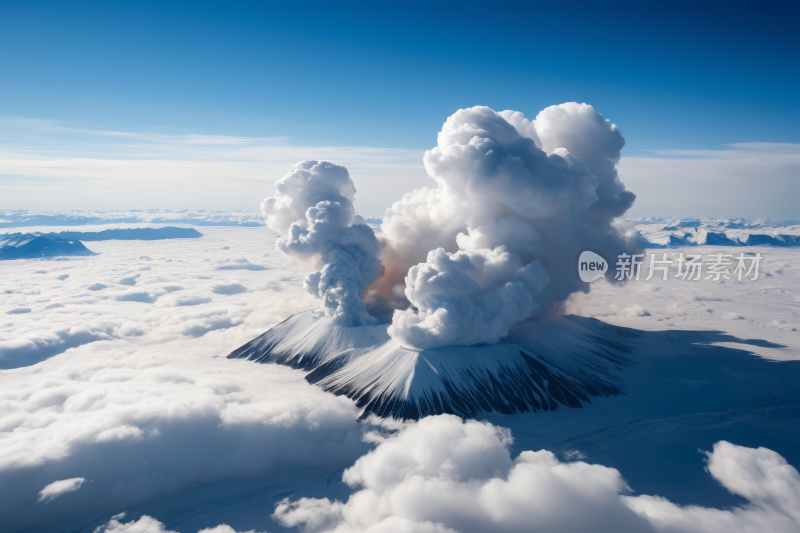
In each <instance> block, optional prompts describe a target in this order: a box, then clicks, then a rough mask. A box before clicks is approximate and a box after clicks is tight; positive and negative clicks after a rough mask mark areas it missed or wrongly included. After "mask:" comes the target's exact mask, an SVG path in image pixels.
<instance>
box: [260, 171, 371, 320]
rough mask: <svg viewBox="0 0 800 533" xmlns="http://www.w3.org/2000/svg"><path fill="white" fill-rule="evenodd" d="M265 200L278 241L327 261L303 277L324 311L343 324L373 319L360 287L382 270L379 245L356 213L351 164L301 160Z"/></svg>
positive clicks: (292, 252)
mask: <svg viewBox="0 0 800 533" xmlns="http://www.w3.org/2000/svg"><path fill="white" fill-rule="evenodd" d="M275 188H276V190H277V195H276V196H272V197H269V198H267V199H265V200H264V201H263V202H262V204H261V211H262V213H263V214H264V216H265V218H266V220H267V225H268V226H269V227H270V228H272V229H274V230H275V231H278V232H280V233H282V234H283V236H282V237H280V238H279V239H278V240H277V241H276V243H275V247H276V248H277V249H278V250H280V251H281V252H283V253H284V254H286V255H289V256H292V257H297V258H302V259H310V260H314V261H317V262H319V263H321V264H322V268H321V269H320V270H317V271H314V272H312V273H311V274H309V275H308V276H306V278H305V280H304V283H303V284H304V287H305V288H306V290H307V291H308V292H309V293H310V294H312V295H313V296H314V297H316V298H320V299H321V300H322V302H321V307H322V309H323V310H324V311H325V315H326V316H327V317H328V318H330V319H331V320H332V321H333V323H334V324H336V325H340V326H364V325H374V324H377V323H378V320H377V319H375V318H374V317H373V316H371V315H370V314H369V313H368V312H367V309H366V306H365V305H364V302H363V300H362V299H361V293H362V292H363V291H364V289H366V287H367V286H369V285H370V284H371V283H372V282H373V281H375V279H376V278H377V277H378V276H380V275H381V273H382V272H383V266H382V265H381V262H380V259H379V258H378V255H379V253H380V245H379V243H378V239H377V238H376V237H375V233H374V232H373V231H372V229H371V228H370V227H369V226H367V225H366V224H363V223H362V221H361V220H360V219H359V217H357V216H356V212H355V209H354V208H353V199H354V195H355V193H356V189H355V186H354V184H353V180H351V179H350V175H349V174H348V172H347V169H346V168H344V167H342V166H339V165H335V164H333V163H330V162H328V161H301V162H300V163H297V164H296V165H295V166H294V168H292V170H291V171H290V172H289V173H288V174H286V175H285V176H284V177H283V178H281V179H280V180H279V181H278V182H277V183H276V184H275Z"/></svg>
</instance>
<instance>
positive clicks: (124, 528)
mask: <svg viewBox="0 0 800 533" xmlns="http://www.w3.org/2000/svg"><path fill="white" fill-rule="evenodd" d="M124 519H125V513H120V514H118V515H115V516H114V517H112V518H111V520H109V521H108V523H106V524H103V525H102V526H99V527H97V529H95V533H177V532H176V531H172V530H171V529H167V528H166V527H165V526H164V524H162V523H161V522H159V521H158V520H156V519H155V518H153V517H151V516H142V517H139V519H138V520H131V521H130V522H123V521H122V520H124ZM198 533H239V532H237V531H236V530H235V529H233V528H232V527H231V526H229V525H227V524H220V525H218V526H216V527H208V528H205V529H201V530H200V531H199V532H198ZM241 533H256V531H255V530H254V529H253V530H250V531H242V532H241Z"/></svg>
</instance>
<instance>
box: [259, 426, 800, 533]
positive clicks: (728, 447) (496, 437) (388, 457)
mask: <svg viewBox="0 0 800 533" xmlns="http://www.w3.org/2000/svg"><path fill="white" fill-rule="evenodd" d="M374 438H375V440H377V441H379V442H380V444H379V445H378V446H377V448H376V449H375V450H374V451H372V452H370V453H369V454H367V455H365V456H363V457H361V458H360V459H359V460H358V461H356V463H355V465H353V466H352V467H351V468H349V469H348V470H346V471H345V473H344V476H343V480H344V481H345V482H346V483H347V484H349V485H351V486H353V487H361V490H359V491H358V492H356V493H354V494H353V495H352V496H351V497H350V498H349V499H348V500H347V501H346V502H339V501H330V500H328V499H313V498H302V499H299V500H297V501H289V500H284V501H283V502H281V504H280V505H279V506H278V507H277V509H276V511H275V514H274V515H273V516H274V518H275V519H276V520H278V521H279V522H280V523H281V524H283V525H285V526H300V527H301V530H302V531H305V532H309V533H310V532H335V533H344V532H348V533H349V532H355V531H364V532H370V533H377V532H384V531H385V532H389V531H409V532H412V531H413V532H431V533H433V532H436V533H445V532H447V533H451V532H456V531H457V532H460V533H471V532H475V533H482V532H485V531H497V532H503V533H506V532H508V533H510V532H520V533H521V532H527V531H530V530H531V527H535V528H536V529H537V530H542V531H552V532H559V531H561V532H571V531H598V532H603V531H608V532H627V531H631V532H642V531H663V532H678V531H681V532H698V533H700V532H714V531H719V532H720V533H722V532H751V531H773V532H785V531H791V530H794V529H797V528H798V527H800V513H798V512H797V509H798V508H800V474H798V472H797V470H795V469H794V468H793V467H791V466H789V465H788V464H787V463H786V461H785V460H784V459H783V458H782V457H781V456H780V455H778V454H776V453H775V452H773V451H771V450H767V449H764V448H758V449H753V448H745V447H742V446H736V445H733V444H730V443H728V442H724V441H722V442H719V443H717V444H716V445H715V446H714V449H713V451H711V452H708V453H707V460H708V471H709V473H710V474H711V475H712V476H713V477H714V478H715V479H716V480H717V481H718V482H719V483H721V484H722V485H723V486H724V487H725V488H727V489H728V490H730V491H731V492H733V493H735V494H739V495H741V496H744V497H745V498H747V499H748V500H749V503H748V504H747V505H746V506H743V507H734V508H733V509H730V510H718V509H709V508H704V507H697V506H679V505H675V504H673V503H671V502H669V501H668V500H666V499H664V498H659V497H657V496H631V495H629V494H630V493H631V489H630V487H628V485H627V483H626V482H625V480H624V479H623V478H622V475H621V474H620V472H618V471H617V470H615V469H613V468H608V467H604V466H600V465H593V464H588V463H585V462H582V461H574V462H560V461H559V460H558V459H556V457H555V455H553V454H552V453H550V452H548V451H546V450H541V451H537V452H534V451H524V452H522V453H521V454H519V456H518V457H517V458H516V459H513V460H512V459H511V457H510V455H509V453H508V450H507V448H508V445H509V444H510V442H511V435H510V433H509V432H508V430H506V429H504V428H500V427H496V426H492V425H490V424H488V423H481V422H477V421H466V422H464V421H462V420H460V419H458V418H456V417H454V416H450V415H441V416H437V417H427V418H424V419H422V420H421V421H420V422H418V423H412V424H410V425H408V426H406V427H405V428H403V429H401V430H400V431H399V432H398V433H397V434H396V435H395V436H392V437H389V438H381V437H380V436H374Z"/></svg>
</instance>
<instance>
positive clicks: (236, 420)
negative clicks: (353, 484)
mask: <svg viewBox="0 0 800 533" xmlns="http://www.w3.org/2000/svg"><path fill="white" fill-rule="evenodd" d="M227 345H228V342H226V341H225V338H224V336H221V335H220V336H218V337H217V340H216V341H214V340H213V339H208V340H207V341H206V342H204V343H203V346H199V345H197V344H196V343H192V342H191V341H188V340H178V341H172V342H168V343H166V344H159V345H156V346H151V347H142V346H139V345H137V344H131V343H128V342H126V341H115V342H114V343H113V344H106V345H101V344H92V345H89V346H84V347H83V348H82V349H81V350H80V351H72V352H67V353H64V354H61V355H59V356H58V357H55V358H52V359H49V360H47V361H44V362H42V363H40V364H38V365H35V366H29V367H24V368H18V369H14V370H8V371H5V372H3V373H2V374H0V432H2V436H3V437H2V439H0V494H3V498H2V500H1V501H0V523H2V524H4V529H8V530H12V531H13V530H18V529H23V528H31V527H39V528H40V529H47V524H50V527H51V529H52V528H53V527H55V526H54V524H56V523H57V524H58V525H59V528H60V529H65V528H67V525H68V524H70V523H75V522H76V521H77V522H81V521H85V519H86V518H87V517H90V516H91V517H94V516H103V515H104V514H111V513H113V512H116V511H117V510H119V509H124V508H125V507H126V506H130V505H132V504H135V503H138V502H141V501H144V500H147V499H149V498H155V497H159V496H162V495H166V494H169V493H172V492H174V491H177V490H180V489H183V488H186V487H191V486H193V485H194V484H197V483H212V482H214V481H219V480H223V479H236V478H238V479H255V478H258V477H260V476H264V475H266V474H268V473H269V472H271V471H272V470H273V469H275V468H278V467H280V468H284V469H292V468H300V469H302V468H308V467H311V466H314V467H316V466H320V465H321V466H325V467H328V468H330V469H331V470H336V469H337V468H341V467H343V466H346V465H347V464H350V463H352V461H353V460H355V459H356V458H357V457H358V455H360V454H361V453H363V452H364V451H366V449H367V445H366V444H365V443H363V442H361V436H362V429H361V425H360V424H359V423H358V421H357V417H358V409H357V408H356V406H355V405H354V404H353V402H352V401H351V400H349V399H347V398H346V397H336V396H333V395H331V394H328V393H325V392H323V391H322V390H320V389H319V388H317V387H314V386H312V385H309V384H308V383H307V382H306V381H305V379H304V377H303V373H302V372H300V371H296V370H293V369H290V368H287V367H282V366H275V365H254V364H253V363H251V362H247V361H234V360H227V359H224V358H217V357H213V356H214V355H218V354H219V353H224V350H225V348H226V346H227ZM43 376H46V378H44V379H43ZM121 457H122V458H124V460H120V458H121ZM81 479H87V480H88V479H91V480H92V482H91V483H88V482H86V483H83V486H82V487H81ZM40 480H62V481H57V482H55V483H51V484H50V485H48V486H47V487H45V488H44V489H42V484H43V483H42V482H41V481H40ZM79 487H80V488H81V490H80V491H78V492H75V494H74V495H71V496H70V498H56V497H57V496H59V495H62V494H64V493H66V492H68V491H73V490H76V489H77V488H79ZM54 498H55V499H54ZM37 500H38V501H48V502H49V503H48V505H47V506H40V508H34V507H33V506H35V505H36V502H37ZM120 527H121V526H120ZM126 527H127V526H126ZM131 527H132V526H131ZM112 530H113V529H112ZM145 530H146V529H145ZM121 531H125V529H121ZM131 531H138V530H137V529H135V528H133V529H131Z"/></svg>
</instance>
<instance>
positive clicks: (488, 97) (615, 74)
mask: <svg viewBox="0 0 800 533" xmlns="http://www.w3.org/2000/svg"><path fill="white" fill-rule="evenodd" d="M605 4H608V3H605ZM799 14H800V10H798V7H797V4H796V3H795V4H792V3H790V2H784V3H774V4H769V3H760V4H758V6H755V5H754V4H751V5H750V6H749V7H747V6H739V5H736V4H733V3H724V4H723V3H713V4H712V3H702V2H695V3H678V2H669V3H667V2H658V3H656V2H651V3H615V4H614V6H613V7H609V6H608V5H600V3H593V4H586V5H581V4H580V3H571V4H569V5H565V4H556V3H546V4H545V3H532V2H528V3H519V4H515V3H498V2H493V3H488V2H480V3H479V2H458V3H436V4H432V3H413V2H403V3H348V4H341V3H320V4H314V3H303V4H299V3H288V2H282V3H268V2H197V1H195V2H142V1H139V2H95V3H88V2H36V1H30V2H2V3H0V72H2V83H0V117H4V120H5V123H4V126H2V127H0V140H1V141H2V142H3V144H4V145H5V147H6V149H9V147H11V148H13V149H14V153H15V154H16V153H19V151H20V150H24V151H26V153H33V152H36V153H37V154H39V155H42V154H49V155H52V154H53V153H60V154H62V155H63V154H65V153H67V152H70V153H72V154H75V153H81V154H85V155H86V154H92V157H111V155H110V154H111V153H112V152H113V153H114V154H117V155H118V154H119V153H120V150H121V148H120V146H119V142H118V141H119V138H118V137H113V136H112V137H111V138H110V137H109V136H107V135H106V136H104V135H98V134H87V133H85V132H86V131H94V132H100V131H106V132H107V131H116V132H129V133H140V134H144V133H146V134H161V135H176V136H180V135H189V134H195V135H209V136H230V137H236V138H256V139H265V138H269V139H275V138H283V140H281V141H276V142H282V143H283V144H284V145H287V146H288V145H290V146H292V147H319V146H325V147H331V146H335V147H368V148H381V149H395V150H409V151H421V150H424V149H427V148H430V147H431V146H433V145H434V144H435V139H436V132H437V131H438V130H439V129H440V127H441V124H442V122H443V121H444V120H445V118H446V117H447V116H448V115H450V114H451V113H452V112H454V111H455V110H456V109H458V108H460V107H466V106H471V105H477V104H481V105H488V106H490V107H492V108H494V109H498V110H501V109H514V110H519V111H522V112H524V113H525V114H526V115H527V116H529V117H530V118H533V117H534V116H535V115H536V113H537V112H538V111H539V110H541V109H543V108H544V107H546V106H548V105H552V104H558V103H561V102H565V101H571V100H574V101H578V102H586V103H590V104H591V105H593V106H594V107H595V108H597V109H598V110H599V111H600V112H601V113H603V115H604V116H606V117H607V118H609V119H611V121H612V122H614V123H616V124H617V125H619V127H620V128H621V130H622V132H623V135H624V136H625V138H626V141H627V145H626V147H625V149H624V152H623V154H624V156H626V157H645V158H654V157H655V158H674V157H688V156H686V155H685V154H684V155H683V156H678V155H676V154H677V153H678V152H679V151H687V150H689V151H692V150H694V151H698V150H700V151H709V150H710V151H719V150H730V149H731V148H730V147H729V146H728V145H731V144H736V143H793V144H797V143H800V128H798V127H797V124H798V119H800V104H798V99H797V95H798V94H800V84H799V83H798V76H799V74H798V72H800V68H798V67H800V65H798V60H797V57H798V52H800V46H799V45H798V43H799V40H798V32H797V29H796V20H797V17H798V15H799ZM793 25H794V27H793ZM21 120H22V121H23V122H24V123H26V124H30V123H29V122H25V121H31V120H39V121H42V120H44V121H48V123H50V124H57V125H58V126H59V127H60V128H67V129H70V130H71V131H69V132H65V131H60V132H54V131H49V133H47V134H45V133H44V132H43V131H41V128H39V130H37V129H36V128H33V129H31V128H29V127H24V128H21V127H20V126H19V125H20V123H21V122H20V121H21ZM12 123H13V124H12ZM9 124H10V125H9ZM51 130H52V128H51ZM77 130H81V131H77ZM67 133H69V135H68V137H69V138H68V139H67V138H66V136H67ZM112 147H113V148H112ZM125 149H126V150H128V149H130V145H126V146H125ZM654 151H655V152H654ZM309 152H313V150H310V151H309ZM117 155H115V156H114V157H117ZM139 157H142V156H141V155H140V156H139ZM148 157H150V158H153V157H158V155H153V154H150V155H148ZM163 157H167V156H163ZM308 157H318V156H316V155H315V154H314V153H309V154H308ZM409 157H412V158H413V157H415V156H414V155H413V154H410V155H409ZM276 168H277V167H276ZM275 171H276V172H277V169H276V170H275ZM20 175H21V174H15V173H14V171H13V170H12V171H4V170H3V169H0V176H6V178H2V177H0V180H3V179H5V181H6V183H5V184H6V186H15V187H16V186H18V185H19V183H20V181H19V180H20V179H22V178H20V177H19V176H20ZM14 176H16V177H14ZM277 177H280V176H277ZM265 179H267V178H265ZM415 179H417V178H413V179H412V178H409V181H410V182H414V183H416V182H415V181H414V180H415ZM421 179H424V178H421ZM14 180H16V181H14ZM267 180H268V181H270V182H272V181H274V177H273V176H269V177H268V179H267ZM28 183H31V182H30V181H28ZM41 183H44V182H41ZM358 183H359V182H358V181H357V185H358ZM9 184H10V185H9ZM2 185H3V184H2V183H0V186H2ZM268 192H269V191H268V190H265V193H268ZM254 194H255V193H254ZM45 196H47V195H46V194H44V193H41V192H40V194H39V195H38V196H33V195H31V196H24V197H19V198H17V199H18V200H19V201H20V202H21V204H26V205H19V206H18V207H20V208H22V207H27V204H31V203H34V204H36V203H37V201H36V198H43V197H45ZM15 201H16V200H15ZM112 203H113V202H112ZM200 203H202V202H200ZM234 203H235V202H234ZM379 203H380V202H379ZM0 204H2V205H0V208H12V207H14V206H13V205H8V202H7V201H0ZM48 205H49V204H48ZM54 205H55V204H54ZM231 205H232V204H231ZM43 206H44V204H43ZM33 207H35V206H33ZM44 207H46V206H44ZM66 207H67V206H62V207H60V208H61V209H64V208H66ZM145 207H147V206H145ZM175 207H179V206H175ZM188 207H192V206H188ZM197 207H200V206H199V205H198V206H197ZM228 207H230V206H229V205H228V204H226V205H225V206H223V207H222V208H228ZM380 207H382V206H380V205H378V204H377V203H376V204H375V206H374V209H373V210H375V209H379V208H380ZM673 212H676V211H675V210H673ZM697 214H698V215H702V213H697ZM773 216H775V215H773ZM797 216H798V217H800V213H798V214H797Z"/></svg>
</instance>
